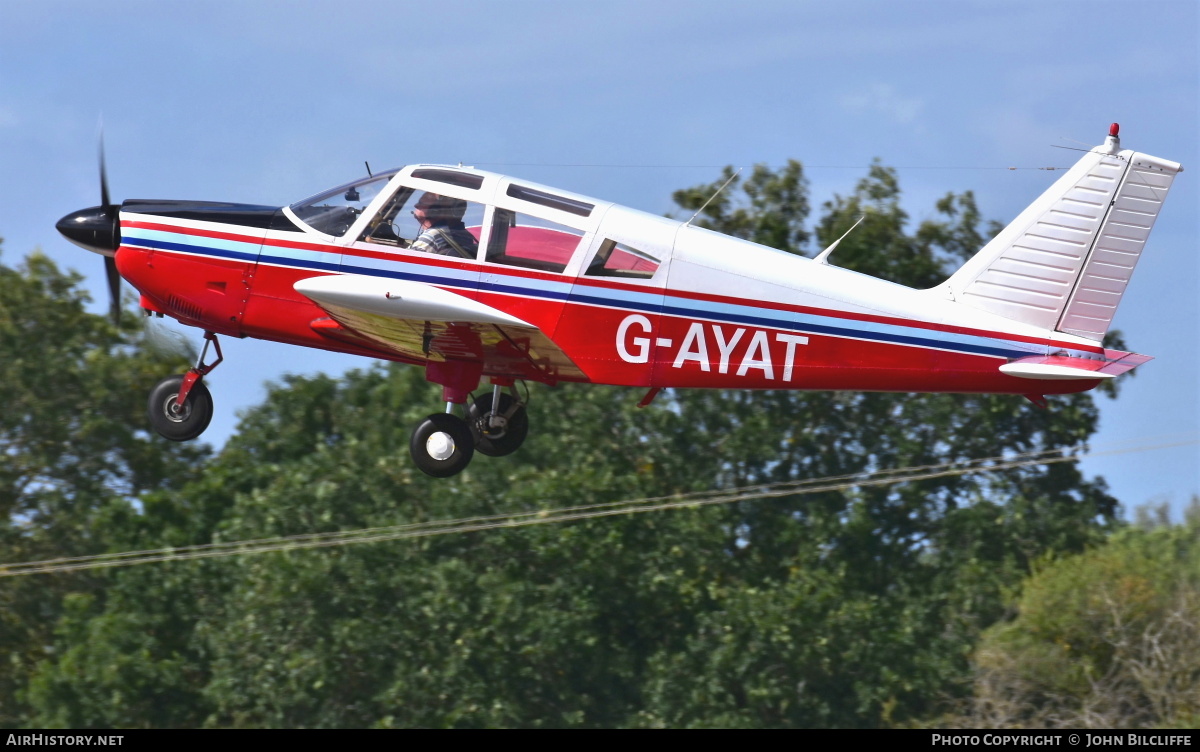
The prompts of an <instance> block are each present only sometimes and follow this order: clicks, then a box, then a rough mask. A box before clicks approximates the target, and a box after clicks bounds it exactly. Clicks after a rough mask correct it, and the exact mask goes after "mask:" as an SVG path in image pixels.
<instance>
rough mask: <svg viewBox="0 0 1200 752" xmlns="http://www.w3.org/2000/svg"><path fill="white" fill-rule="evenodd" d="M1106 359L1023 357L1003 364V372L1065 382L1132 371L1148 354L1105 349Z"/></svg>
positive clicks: (1047, 356) (1054, 356) (1023, 376)
mask: <svg viewBox="0 0 1200 752" xmlns="http://www.w3.org/2000/svg"><path fill="white" fill-rule="evenodd" d="M1104 355H1105V359H1104V360H1091V359H1087V358H1071V357H1066V356H1063V355H1038V356H1034V357H1031V358H1021V359H1020V360H1014V361H1012V362H1011V363H1005V364H1004V365H1002V366H1000V372H1001V373H1004V374H1007V375H1009V376H1017V377H1019V378H1022V379H1037V380H1039V381H1065V380H1071V379H1111V378H1114V377H1116V376H1120V375H1121V374H1123V373H1125V372H1126V371H1131V370H1133V369H1134V368H1136V367H1138V366H1140V365H1141V364H1142V363H1145V362H1146V361H1149V360H1153V358H1151V357H1150V356H1149V355H1138V354H1137V353H1127V352H1121V351H1120V350H1105V351H1104Z"/></svg>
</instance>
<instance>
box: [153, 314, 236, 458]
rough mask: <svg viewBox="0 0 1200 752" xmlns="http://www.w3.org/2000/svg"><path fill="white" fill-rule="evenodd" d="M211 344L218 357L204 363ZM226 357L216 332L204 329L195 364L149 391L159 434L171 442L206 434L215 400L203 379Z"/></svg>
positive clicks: (155, 428)
mask: <svg viewBox="0 0 1200 752" xmlns="http://www.w3.org/2000/svg"><path fill="white" fill-rule="evenodd" d="M210 344H211V345H212V346H213V349H215V350H216V351H217V359H216V360H214V361H213V362H212V363H209V364H208V365H205V363H204V358H205V356H206V355H208V346H209V345H210ZM224 359H225V357H224V356H223V355H222V354H221V343H220V342H218V341H217V335H216V334H213V333H212V332H205V333H204V348H203V349H202V350H201V351H200V357H199V358H198V359H197V360H196V365H195V366H194V367H192V368H189V369H188V371H187V373H185V374H182V375H177V376H168V377H167V378H165V379H163V380H162V381H160V382H158V384H157V385H155V387H154V389H153V390H152V391H151V392H150V401H149V405H148V406H147V407H148V409H147V413H148V416H149V418H150V425H151V426H153V427H154V430H155V431H157V432H158V433H159V435H161V436H163V437H164V438H167V439H170V440H171V441H190V440H191V439H194V438H196V437H197V436H199V435H200V434H202V433H204V429H206V428H208V424H209V421H211V420H212V415H213V401H212V395H211V394H209V391H208V387H207V386H205V385H204V382H203V381H202V379H203V378H204V377H205V376H207V375H208V374H209V373H211V372H212V370H213V369H214V368H216V367H217V366H218V365H220V363H221V361H222V360H224Z"/></svg>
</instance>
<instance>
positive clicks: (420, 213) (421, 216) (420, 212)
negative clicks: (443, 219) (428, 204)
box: [412, 206, 433, 227]
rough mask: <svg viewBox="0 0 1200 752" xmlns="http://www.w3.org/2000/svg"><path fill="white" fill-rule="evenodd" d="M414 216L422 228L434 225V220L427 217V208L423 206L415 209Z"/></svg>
mask: <svg viewBox="0 0 1200 752" xmlns="http://www.w3.org/2000/svg"><path fill="white" fill-rule="evenodd" d="M412 215H413V217H414V218H416V220H417V222H418V223H419V224H420V225H421V227H430V226H431V225H433V220H432V219H430V218H429V217H427V216H426V215H425V207H423V206H417V207H415V208H414V209H413V213H412Z"/></svg>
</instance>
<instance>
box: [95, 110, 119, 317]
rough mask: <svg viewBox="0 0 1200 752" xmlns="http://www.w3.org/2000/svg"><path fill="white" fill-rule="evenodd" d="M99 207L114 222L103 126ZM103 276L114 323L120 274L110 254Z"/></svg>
mask: <svg viewBox="0 0 1200 752" xmlns="http://www.w3.org/2000/svg"><path fill="white" fill-rule="evenodd" d="M100 207H101V208H102V209H103V210H104V216H105V217H106V218H108V220H109V221H110V222H113V223H114V226H115V223H116V219H117V207H115V206H113V203H112V199H111V198H110V197H109V194H108V168H107V167H106V165H105V163H104V126H101V127H100ZM104 277H105V279H106V280H107V281H108V316H109V318H110V319H112V322H113V324H114V325H117V324H120V323H121V275H120V273H118V272H117V262H116V260H115V259H114V258H113V257H112V256H105V257H104Z"/></svg>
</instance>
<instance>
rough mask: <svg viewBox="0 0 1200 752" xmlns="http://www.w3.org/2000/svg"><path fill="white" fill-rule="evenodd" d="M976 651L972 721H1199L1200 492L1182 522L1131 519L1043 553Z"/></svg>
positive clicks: (1146, 724) (1188, 724) (1190, 724)
mask: <svg viewBox="0 0 1200 752" xmlns="http://www.w3.org/2000/svg"><path fill="white" fill-rule="evenodd" d="M1015 610H1016V615H1015V617H1014V618H1012V619H1011V620H1008V621H1004V622H1001V623H999V624H997V625H995V626H993V627H992V628H990V629H989V630H988V631H987V632H986V633H985V634H984V636H983V640H982V642H981V644H980V645H979V647H978V649H977V651H976V653H975V679H974V690H975V691H974V696H973V698H972V701H971V706H970V710H969V712H967V713H966V714H965V715H963V716H961V717H955V718H952V719H950V720H951V722H954V723H965V724H968V725H970V726H972V727H976V728H978V727H979V726H993V727H996V726H999V727H1018V726H1019V727H1027V728H1028V727H1059V728H1063V727H1066V728H1079V727H1084V728H1154V727H1164V726H1167V727H1177V728H1194V727H1195V725H1196V723H1197V721H1200V499H1193V502H1192V506H1191V509H1190V511H1189V514H1188V519H1187V520H1186V521H1185V523H1184V524H1182V525H1176V526H1171V525H1158V526H1146V527H1129V528H1127V529H1125V530H1122V531H1121V532H1119V533H1117V534H1116V535H1114V536H1113V537H1112V538H1110V539H1109V540H1107V541H1106V542H1105V543H1104V544H1103V545H1100V546H1097V547H1095V548H1093V549H1090V550H1088V551H1086V552H1084V553H1081V554H1076V555H1074V556H1068V557H1064V558H1060V559H1053V560H1048V561H1046V562H1044V563H1043V564H1042V565H1040V566H1039V567H1038V568H1037V569H1036V571H1035V572H1034V573H1033V574H1032V575H1030V576H1029V577H1028V578H1027V579H1026V580H1025V581H1024V582H1023V583H1022V586H1021V590H1020V595H1019V597H1018V598H1017V601H1016V604H1015Z"/></svg>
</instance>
